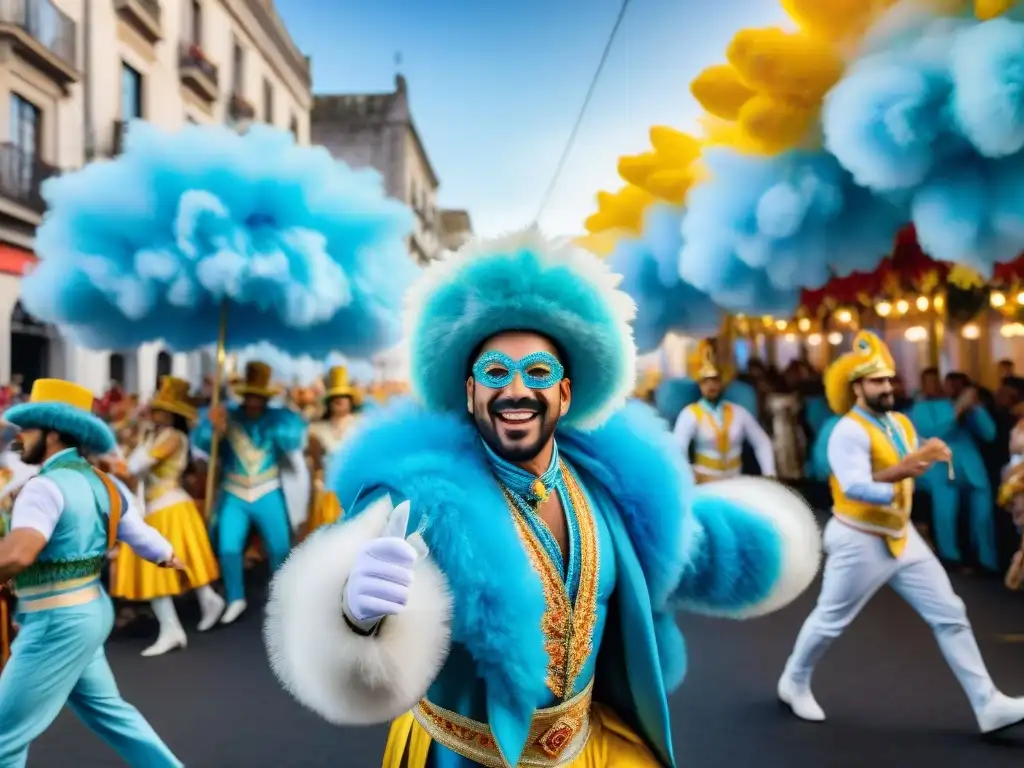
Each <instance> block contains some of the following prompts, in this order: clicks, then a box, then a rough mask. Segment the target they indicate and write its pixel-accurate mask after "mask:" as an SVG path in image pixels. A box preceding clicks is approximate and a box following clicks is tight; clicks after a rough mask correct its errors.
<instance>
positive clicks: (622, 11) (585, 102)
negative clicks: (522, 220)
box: [533, 0, 632, 224]
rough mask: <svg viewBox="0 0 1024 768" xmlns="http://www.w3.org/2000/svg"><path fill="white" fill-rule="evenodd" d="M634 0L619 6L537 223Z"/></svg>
mask: <svg viewBox="0 0 1024 768" xmlns="http://www.w3.org/2000/svg"><path fill="white" fill-rule="evenodd" d="M631 2H632V0H622V7H620V8H619V15H618V17H617V18H616V19H615V26H613V27H612V31H611V32H610V33H609V34H608V41H607V42H606V43H605V44H604V52H603V53H602V54H601V60H600V61H598V63H597V69H596V70H594V77H593V78H592V79H591V81H590V87H589V88H588V89H587V95H586V96H584V97H583V104H582V105H581V106H580V111H579V114H577V115H576V123H575V124H574V125H573V127H572V131H570V132H569V138H568V140H567V141H566V142H565V149H563V150H562V156H561V157H560V158H559V159H558V164H557V165H556V166H555V172H554V174H553V175H552V176H551V183H549V184H548V188H547V190H546V191H545V192H544V196H543V197H542V198H541V202H540V206H539V207H538V208H537V215H536V216H534V217H533V223H534V224H536V223H537V222H538V221H539V220H540V217H541V215H542V214H543V213H544V211H545V209H546V208H547V207H548V203H550V202H551V196H552V195H553V194H554V192H555V187H556V186H557V185H558V180H559V178H560V177H561V175H562V171H563V170H564V169H565V163H566V161H567V160H568V159H569V153H570V152H572V148H573V145H574V144H575V143H576V136H577V135H578V134H579V132H580V126H581V125H582V124H583V118H584V117H585V116H586V113H587V107H589V106H590V100H591V99H592V98H593V97H594V91H595V90H596V89H597V82H598V80H600V79H601V72H602V71H603V70H604V65H605V64H606V63H607V62H608V54H610V53H611V50H612V45H613V44H614V43H615V36H616V35H617V34H618V33H619V27H621V26H622V20H623V19H624V18H626V11H627V10H628V9H629V4H630V3H631Z"/></svg>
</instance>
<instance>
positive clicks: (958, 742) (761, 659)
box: [29, 576, 1024, 768]
mask: <svg viewBox="0 0 1024 768" xmlns="http://www.w3.org/2000/svg"><path fill="white" fill-rule="evenodd" d="M954 585H955V587H956V589H957V590H958V591H959V593H960V595H961V596H962V597H963V599H964V600H965V601H966V603H967V606H968V610H969V613H970V615H971V618H972V621H973V623H974V627H975V630H976V632H977V635H978V638H979V642H980V644H981V648H982V652H983V653H984V655H985V659H986V661H987V662H988V665H989V668H990V669H991V671H992V674H993V676H994V678H995V680H996V682H997V684H998V685H999V686H1000V687H1001V688H1002V689H1003V690H1004V691H1006V692H1007V693H1010V694H1024V599H1022V598H1021V597H1020V596H1018V595H1015V594H1012V593H1009V592H1007V591H1006V590H1005V589H1004V588H1003V587H1002V585H1001V583H1000V582H999V581H998V580H992V579H983V578H980V577H959V576H956V577H954ZM256 588H257V589H258V587H256ZM816 594H817V585H815V587H814V588H813V589H812V590H811V592H810V593H808V594H807V595H806V596H805V597H803V598H802V599H801V600H799V601H798V602H797V603H796V604H794V605H792V606H789V607H788V608H786V609H785V610H783V611H781V612H780V613H777V614H775V615H773V616H769V617H767V618H762V619H756V620H752V621H747V622H728V621H721V620H713V619H706V618H703V617H695V616H689V615H686V616H681V617H680V624H681V626H682V628H683V631H684V634H685V636H686V640H687V648H688V654H689V659H690V671H689V674H688V676H687V679H686V681H685V683H684V684H683V688H682V689H681V690H680V691H679V692H678V693H676V694H675V695H674V696H673V697H672V699H671V706H672V713H673V729H674V738H675V744H676V755H677V762H678V763H679V766H680V768H688V767H690V766H692V768H747V767H748V766H750V767H753V766H757V768H774V767H775V766H779V767H780V768H781V767H783V766H785V767H786V768H800V767H802V766H807V767H808V768H810V767H811V766H814V768H823V767H824V768H863V767H864V766H871V767H872V768H886V767H887V766H894V767H896V766H898V767H899V768H914V766H929V768H946V767H947V766H948V767H949V768H954V767H955V766H967V765H969V764H975V765H983V766H985V768H1002V766H1006V767H1007V768H1010V766H1012V767H1013V768H1019V766H1020V765H1021V761H1022V760H1024V727H1022V728H1021V729H1020V731H1021V732H1020V733H1014V732H1012V731H1011V732H1010V733H1009V734H1008V735H1006V736H1004V737H1002V738H1000V739H996V740H989V741H986V740H984V739H982V738H980V737H979V736H978V735H977V734H976V732H975V724H974V720H973V717H972V713H971V711H970V709H969V707H968V705H967V702H966V699H965V698H964V696H963V695H962V693H961V691H960V689H959V687H958V686H957V684H956V682H955V681H954V679H953V676H952V674H951V673H950V672H949V670H948V669H947V667H946V666H945V663H944V662H943V660H942V657H941V655H940V654H939V651H938V649H937V647H936V645H935V643H934V642H933V640H932V638H931V634H930V633H929V631H928V629H927V627H926V626H925V625H924V624H923V623H922V622H921V621H920V619H919V618H918V617H917V616H916V615H915V614H914V613H913V611H912V610H911V609H910V608H909V607H908V606H907V605H906V604H904V603H903V602H902V601H901V600H900V599H899V598H898V597H897V596H896V595H895V594H893V593H892V592H891V591H889V590H883V592H882V593H880V594H879V596H878V597H877V598H876V599H875V600H874V601H873V602H872V603H871V604H870V605H868V607H867V608H866V610H865V611H864V613H863V614H862V615H861V616H860V617H859V618H858V619H857V621H856V622H855V623H854V625H853V626H852V627H851V629H850V630H849V632H848V633H847V634H846V636H844V637H843V638H842V639H841V640H840V641H839V642H838V643H836V645H835V646H834V647H833V649H832V651H831V652H830V653H829V655H828V656H826V658H825V660H824V662H823V663H822V665H821V667H820V668H819V671H818V673H817V675H816V678H815V692H816V694H817V696H818V700H819V701H820V703H821V705H822V706H823V707H824V708H825V710H826V712H827V713H828V716H829V720H828V722H827V723H823V724H810V723H803V722H800V721H797V720H796V719H795V718H793V716H792V715H791V714H789V713H788V711H786V710H784V709H783V708H782V707H781V706H780V705H779V704H778V703H777V702H776V700H775V683H776V680H777V679H778V675H779V671H780V670H781V669H782V665H783V663H784V661H785V659H786V656H787V654H788V652H789V649H790V647H791V645H792V642H793V639H794V638H795V636H796V633H797V631H798V629H799V627H800V624H801V622H802V621H803V619H804V617H805V616H806V615H807V613H808V611H809V610H810V608H811V607H812V605H813V600H814V597H815V596H816ZM251 597H252V599H251V603H250V604H251V605H256V606H258V605H260V600H259V597H260V595H259V594H254V595H252V596H251ZM183 603H184V604H183V606H182V614H183V618H185V619H187V620H188V622H189V624H190V625H191V626H194V623H195V620H196V611H195V608H194V606H192V605H189V603H188V601H183ZM260 623H261V616H260V611H259V610H258V609H251V610H250V612H249V614H248V615H246V616H245V617H243V619H242V620H240V621H239V622H238V623H237V624H235V625H234V626H231V627H223V628H218V629H216V630H215V631H213V632H211V633H209V634H207V635H198V634H196V633H192V634H191V635H190V645H189V647H188V649H187V650H186V651H184V652H176V653H172V654H169V655H167V656H164V657H161V658H157V659H143V658H141V657H140V656H139V651H141V650H142V649H143V648H144V647H145V646H146V644H147V642H148V640H149V639H150V637H151V636H147V633H149V632H153V631H155V627H153V626H152V625H151V624H147V623H143V624H142V625H141V626H137V627H135V628H134V629H133V630H132V631H128V632H121V633H120V634H119V635H115V637H113V638H112V639H111V641H110V643H109V645H108V647H107V648H108V654H109V657H110V661H111V664H112V666H113V668H114V671H115V674H116V675H117V678H118V681H119V683H120V686H121V690H122V692H123V693H124V696H125V698H126V699H127V700H128V701H130V702H132V703H133V704H135V705H136V706H137V707H138V708H139V709H140V710H141V711H142V712H143V713H144V714H145V715H146V716H147V717H148V718H149V720H150V721H151V722H152V723H153V725H154V727H155V728H156V729H157V731H158V732H159V733H160V734H161V735H162V736H163V738H164V739H165V740H166V741H167V743H168V744H170V745H171V747H172V748H173V749H174V750H175V751H176V752H177V754H178V755H179V757H180V758H181V759H182V761H183V762H184V763H185V765H186V766H189V768H243V766H244V767H245V768H260V767H262V766H267V768H270V767H273V768H319V767H322V768H363V766H366V767H367V768H371V767H374V766H379V765H380V762H381V755H382V750H383V745H384V740H385V733H386V732H385V729H384V728H366V729H345V728H335V727H333V726H330V725H328V724H326V723H324V722H322V721H320V720H319V719H318V718H317V717H315V716H314V715H312V714H310V713H308V712H307V711H305V710H304V709H303V708H302V707H300V706H299V705H298V704H296V703H295V702H294V701H292V699H291V698H289V696H288V695H287V694H286V693H284V692H283V691H282V690H281V689H280V688H279V687H278V685H277V683H276V682H275V680H274V678H273V676H272V675H271V673H270V670H269V668H268V665H267V661H266V657H265V655H264V652H263V645H262V639H261V636H260ZM119 764H120V763H119V762H118V759H117V757H116V755H114V753H113V752H111V751H110V750H109V749H108V748H107V747H106V746H105V745H104V744H103V743H102V742H101V741H100V740H99V739H98V738H97V737H95V736H93V735H92V734H91V733H89V732H88V731H87V730H86V729H85V728H84V727H83V726H82V725H81V724H80V723H79V722H78V721H77V720H76V719H75V717H74V715H72V714H71V713H70V712H68V711H65V712H64V713H63V714H62V715H61V717H60V718H59V719H58V721H57V722H56V723H55V724H54V726H53V727H52V728H51V729H50V730H49V731H48V732H47V733H46V734H45V735H44V736H43V737H42V738H41V739H40V740H39V741H38V742H37V743H36V744H35V746H34V747H33V749H32V753H31V755H30V758H29V768H64V767H65V766H66V767H67V768H100V767H106V766H116V765H119Z"/></svg>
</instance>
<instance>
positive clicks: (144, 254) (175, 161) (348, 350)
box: [22, 122, 417, 358]
mask: <svg viewBox="0 0 1024 768" xmlns="http://www.w3.org/2000/svg"><path fill="white" fill-rule="evenodd" d="M43 194H44V197H45V198H46V201H47V205H48V208H49V211H48V213H47V216H46V218H45V220H44V222H43V224H42V226H41V227H40V228H39V230H38V231H37V233H36V246H35V247H36V251H37V252H38V253H39V255H40V257H41V261H40V263H39V265H38V267H37V268H36V270H35V271H34V272H33V273H32V274H31V275H29V276H28V277H26V278H25V280H24V281H23V284H22V291H23V293H22V300H23V302H24V304H25V307H26V309H28V311H30V312H31V313H32V314H33V315H34V316H36V317H38V318H39V319H41V320H43V321H46V322H50V323H54V324H56V325H58V326H59V327H61V328H62V329H63V330H64V331H65V332H66V333H67V334H68V335H69V336H70V337H71V338H72V339H74V340H75V341H77V342H79V343H83V344H85V345H87V346H90V347H93V348H114V349H123V348H134V347H137V346H139V345H140V344H141V343H144V342H148V341H154V340H158V339H162V340H163V341H164V343H165V344H166V345H167V346H168V347H169V348H171V349H175V350H188V349H195V348H198V347H202V346H204V345H207V344H210V343H211V342H215V341H216V339H217V331H218V325H219V315H220V313H219V307H220V305H221V303H222V301H227V303H228V306H229V310H230V311H229V319H228V336H227V338H228V345H229V347H231V348H233V349H238V348H242V347H245V346H247V345H251V344H254V343H257V342H261V341H266V342H269V343H271V344H273V345H274V346H276V347H277V348H279V349H285V350H288V351H289V352H290V353H292V354H296V355H311V356H313V357H317V358H323V357H324V356H326V355H327V354H329V353H331V352H334V351H339V352H342V353H344V354H347V355H352V356H356V357H368V356H370V355H372V354H374V353H375V352H377V351H378V350H380V349H384V348H386V347H388V346H391V345H392V344H394V343H396V342H397V341H398V340H399V337H400V331H401V325H400V319H399V316H400V309H401V301H402V297H403V295H404V292H405V289H406V288H407V287H408V285H409V284H410V283H411V281H412V280H413V279H415V276H416V272H417V268H416V266H415V264H414V263H413V261H412V259H411V258H410V257H409V255H408V252H407V250H406V245H405V237H406V235H407V234H408V233H409V232H410V230H411V226H412V215H411V213H410V211H409V210H408V209H407V208H406V207H405V206H404V205H402V204H401V203H399V202H398V201H395V200H391V199H388V198H386V197H385V194H384V191H383V186H382V183H381V179H380V177H379V175H378V174H377V173H375V172H373V171H366V170H353V169H351V168H349V167H348V166H347V165H345V164H344V163H341V162H337V161H335V160H334V159H333V158H332V157H331V156H330V154H329V153H328V152H327V150H325V149H323V148H320V147H317V148H310V147H302V146H297V145H296V144H295V143H294V139H293V138H292V136H291V134H290V133H287V132H283V131H279V130H276V129H274V128H270V127H268V126H262V125H254V126H252V127H251V128H250V129H249V130H248V131H247V132H246V133H245V134H244V135H239V134H237V133H236V132H234V131H232V130H230V129H228V128H226V127H222V126H197V125H189V126H186V127H184V128H182V129H181V130H178V131H174V132H167V131H164V130H161V129H159V128H156V127H154V126H152V125H149V124H147V123H143V122H135V123H133V124H132V125H131V126H130V128H129V131H128V135H127V139H126V145H125V152H124V154H123V155H121V156H120V157H118V158H116V159H114V160H111V161H100V162H95V163H91V164H89V165H87V166H86V167H85V168H83V169H82V170H81V171H78V172H74V173H67V174H64V175H63V176H61V177H59V178H57V179H54V180H52V181H49V182H47V184H46V185H45V186H44V189H43Z"/></svg>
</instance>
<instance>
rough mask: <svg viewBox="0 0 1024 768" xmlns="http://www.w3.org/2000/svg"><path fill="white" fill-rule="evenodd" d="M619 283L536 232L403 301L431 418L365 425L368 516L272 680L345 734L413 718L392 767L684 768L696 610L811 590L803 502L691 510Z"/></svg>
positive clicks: (356, 497)
mask: <svg viewBox="0 0 1024 768" xmlns="http://www.w3.org/2000/svg"><path fill="white" fill-rule="evenodd" d="M618 280H619V278H618V276H617V275H614V274H612V273H611V272H610V271H609V270H608V267H607V266H606V265H605V264H604V263H603V262H601V261H600V260H599V259H597V258H595V257H593V256H592V255H590V254H587V253H583V252H580V251H578V250H576V249H575V247H573V246H571V245H569V244H562V243H558V242H551V241H548V240H546V239H544V238H543V237H542V236H541V235H540V234H539V233H537V232H536V231H534V230H529V231H526V232H523V233H520V234H517V235H513V236H510V237H507V238H502V239H499V240H493V241H480V242H476V243H471V244H469V245H467V246H465V247H464V248H463V249H462V250H461V251H460V252H459V253H457V254H454V255H452V256H451V257H449V258H448V259H446V260H444V261H441V262H437V263H435V264H433V265H432V266H431V267H430V268H429V269H428V270H427V271H426V273H425V274H424V276H423V277H422V279H421V282H420V283H419V285H418V287H417V288H416V289H414V290H413V291H412V293H411V295H410V297H409V312H408V323H407V328H408V335H409V343H410V351H411V361H410V362H411V381H412V386H413V391H414V394H415V395H416V399H417V400H418V401H419V402H418V403H417V402H405V403H397V404H393V405H391V406H389V407H387V408H384V409H381V410H380V411H378V412H376V413H375V414H374V415H373V416H370V417H366V419H365V420H364V422H363V423H362V425H361V426H360V429H359V430H357V432H356V433H355V434H353V436H352V439H351V440H350V441H348V442H346V444H345V445H344V446H343V447H342V449H341V452H340V454H339V456H338V458H337V460H336V461H335V463H334V465H333V467H332V473H331V474H332V476H331V477H330V478H329V482H330V485H331V489H332V490H334V491H335V492H336V493H337V494H338V497H339V499H341V500H342V501H343V503H345V507H346V509H347V510H351V511H350V513H349V514H348V515H347V516H346V518H345V520H344V521H343V522H341V523H339V524H336V525H334V526H330V527H326V528H323V529H321V530H320V531H318V532H317V533H316V534H314V535H313V536H311V537H310V538H309V539H307V540H306V542H305V543H303V544H302V545H301V546H300V547H298V548H296V550H295V551H294V552H293V553H292V555H291V557H290V558H289V560H288V561H287V562H286V563H285V565H284V567H283V568H282V569H281V570H280V571H279V573H278V574H277V576H276V577H275V580H274V583H273V587H272V592H271V598H270V601H269V604H268V609H267V624H266V640H267V645H268V651H269V655H270V659H271V664H272V666H273V668H274V670H275V672H276V674H277V675H278V677H279V678H280V680H281V681H282V683H283V684H284V686H285V687H286V688H287V689H288V690H289V691H290V692H291V693H292V694H293V695H294V696H295V697H296V698H297V699H298V700H299V701H301V702H302V703H303V704H305V705H306V706H308V707H310V708H311V709H313V710H314V711H316V712H317V713H319V714H320V715H321V716H323V717H324V718H326V719H328V720H330V721H331V722H334V723H338V724H348V725H352V724H371V723H383V722H387V721H388V720H392V719H394V722H393V723H392V726H391V731H390V736H389V739H388V745H387V748H386V752H385V756H384V766H385V768H399V766H409V768H424V766H431V768H455V767H457V768H463V767H464V766H465V767H468V766H474V765H484V766H505V765H519V764H524V765H534V766H548V767H550V768H554V767H558V766H568V765H574V766H594V767H595V768H596V767H597V766H615V767H616V768H630V766H674V765H675V754H674V750H673V747H672V738H671V728H670V723H669V715H668V702H667V696H668V693H669V692H670V691H672V690H673V689H674V688H676V687H677V686H678V685H679V683H680V682H681V680H682V678H683V675H684V672H685V666H686V659H685V652H684V649H683V641H682V637H681V635H680V633H679V630H678V628H677V626H676V622H675V613H676V611H678V610H682V609H690V610H694V611H698V612H705V613H710V614H714V615H718V616H730V617H734V618H743V617H751V616H757V615H761V614H764V613H768V612H771V611H773V610H776V609H778V608H780V607H782V606H783V605H785V604H787V603H788V602H789V601H790V600H792V599H793V598H794V597H796V596H797V595H798V594H799V593H800V592H802V591H803V590H804V589H805V588H806V587H807V586H808V584H809V583H810V581H811V580H812V579H813V576H814V574H815V572H816V570H817V566H818V559H819V555H820V543H819V540H818V529H817V526H816V524H815V521H814V518H813V516H812V514H811V512H810V510H809V509H808V508H807V507H806V505H805V504H804V503H803V501H802V500H801V499H800V498H799V497H797V496H796V495H795V494H793V493H792V492H790V491H788V490H787V489H785V488H784V487H782V486H780V485H778V484H776V483H774V482H772V481H770V480H763V479H758V478H740V479H737V480H731V481H723V482H720V483H715V484H712V485H708V486H706V487H703V488H701V489H699V490H698V489H696V488H695V487H694V485H693V480H692V475H691V473H690V470H689V467H688V466H687V465H686V464H685V462H684V460H683V459H682V457H681V456H680V455H679V452H678V450H677V449H676V447H675V445H674V443H673V441H672V436H671V434H670V433H669V432H668V431H667V429H666V428H665V426H664V422H662V421H661V420H660V419H659V418H658V417H657V415H656V414H655V413H654V412H653V411H652V410H651V409H650V408H649V407H647V406H646V405H644V404H641V403H636V402H631V403H629V404H628V405H627V404H626V401H627V398H628V397H629V395H630V394H631V392H632V391H633V388H634V384H635V381H634V379H635V375H636V371H635V362H636V349H635V346H634V343H633V338H632V329H631V328H630V325H629V323H630V321H631V320H632V317H633V313H634V311H635V306H634V305H633V303H632V301H631V300H630V299H629V297H627V296H626V295H625V294H623V293H622V292H620V291H619V290H617V288H616V286H617V284H618ZM393 502H399V504H398V506H397V507H394V506H393Z"/></svg>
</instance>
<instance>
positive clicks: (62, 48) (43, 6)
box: [0, 0, 81, 90]
mask: <svg viewBox="0 0 1024 768" xmlns="http://www.w3.org/2000/svg"><path fill="white" fill-rule="evenodd" d="M0 46H10V47H11V48H12V49H13V51H14V54H15V55H16V56H18V57H20V58H21V59H24V60H25V61H27V62H28V63H29V64H31V65H32V66H33V67H35V68H36V69H38V70H39V71H40V72H42V73H43V74H44V75H46V76H47V77H49V78H51V79H53V80H54V81H55V82H56V83H58V84H59V85H60V86H61V87H62V88H64V89H65V90H66V89H67V88H68V87H69V86H70V85H71V84H72V83H74V82H76V81H77V80H78V79H79V77H80V76H81V73H80V72H79V71H78V27H77V25H76V24H75V22H74V20H72V19H71V17H70V16H68V15H67V14H65V13H64V12H63V11H61V10H60V9H59V8H58V7H57V6H56V5H54V4H53V2H52V0H0Z"/></svg>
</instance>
